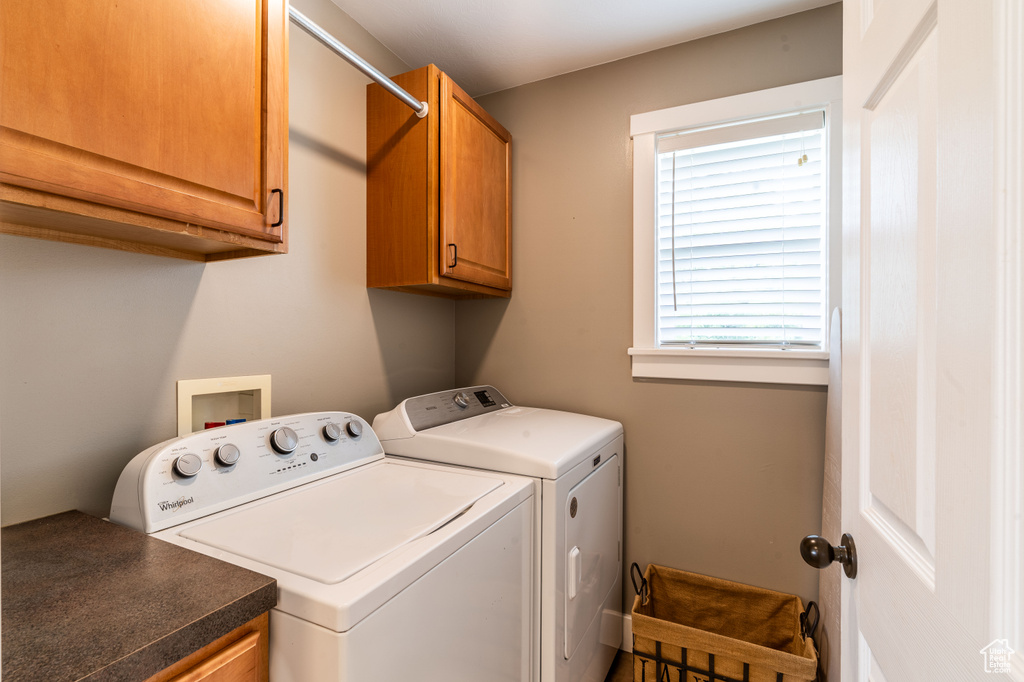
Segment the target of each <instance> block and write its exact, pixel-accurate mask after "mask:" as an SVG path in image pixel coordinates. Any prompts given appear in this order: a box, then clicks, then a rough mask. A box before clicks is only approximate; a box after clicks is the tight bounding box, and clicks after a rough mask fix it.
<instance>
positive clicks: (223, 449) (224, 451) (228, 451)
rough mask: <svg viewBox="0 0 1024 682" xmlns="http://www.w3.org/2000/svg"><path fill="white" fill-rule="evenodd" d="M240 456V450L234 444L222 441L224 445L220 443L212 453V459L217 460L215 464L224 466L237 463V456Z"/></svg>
mask: <svg viewBox="0 0 1024 682" xmlns="http://www.w3.org/2000/svg"><path fill="white" fill-rule="evenodd" d="M241 456H242V452H241V450H239V449H238V448H237V447H236V446H234V445H232V444H231V443H224V445H221V446H220V447H219V448H217V452H216V453H214V455H213V457H214V459H216V460H217V464H220V465H221V466H226V467H229V466H234V465H235V464H237V463H238V458H239V457H241Z"/></svg>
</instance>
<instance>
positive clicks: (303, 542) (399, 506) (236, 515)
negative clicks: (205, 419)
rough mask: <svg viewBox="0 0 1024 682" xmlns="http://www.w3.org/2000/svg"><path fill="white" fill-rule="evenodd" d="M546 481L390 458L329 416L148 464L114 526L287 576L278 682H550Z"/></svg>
mask: <svg viewBox="0 0 1024 682" xmlns="http://www.w3.org/2000/svg"><path fill="white" fill-rule="evenodd" d="M534 514H535V510H534V504H533V485H532V482H531V481H530V480H529V479H528V478H522V477H517V476H512V475H505V474H493V473H486V472H471V471H468V470H466V469H459V468H456V467H446V466H438V465H435V464H423V463H418V462H410V461H407V460H401V459H394V458H390V457H385V456H384V451H383V449H382V448H381V445H380V442H379V441H378V439H377V437H376V435H375V434H374V432H373V430H372V429H370V427H369V425H368V424H367V423H366V422H364V421H363V420H362V419H360V418H359V417H357V416H355V415H353V414H349V413H344V412H319V413H310V414H300V415H294V416H289V417H280V418H275V419H265V420H261V421H255V422H247V423H243V424H235V425H230V426H224V427H221V428H216V429H210V430H207V431H201V432H198V433H194V434H191V435H188V436H184V437H181V438H174V439H171V440H169V441H166V442H164V443H161V444H159V445H156V446H153V447H152V448H150V449H148V450H146V451H145V452H142V453H141V454H139V455H138V456H136V457H135V458H134V459H133V460H132V461H131V462H130V463H129V464H128V466H127V467H126V468H125V469H124V471H123V472H122V473H121V477H120V479H119V480H118V482H117V487H116V490H115V492H114V498H113V503H112V505H111V511H110V518H111V520H112V521H115V522H117V523H121V524H123V525H127V526H130V527H132V528H136V529H138V530H141V531H143V532H146V533H149V534H151V535H152V536H153V537H157V538H160V539H163V540H166V541H168V542H172V543H174V544H177V545H180V546H182V547H186V548H189V549H192V550H195V551H197V552H201V553H203V554H207V555H209V556H213V557H216V558H218V559H222V560H224V561H229V562H231V563H234V564H237V565H239V566H243V567H245V568H249V569H251V570H254V571H257V572H259V573H262V574H264V575H268V576H271V577H274V578H276V579H277V585H278V603H277V606H276V608H274V610H273V611H271V614H270V677H271V679H273V680H274V681H275V682H395V681H397V680H417V681H430V682H452V681H453V680H454V681H459V680H464V681H466V682H470V681H474V682H475V681H477V680H488V681H508V682H526V681H528V680H533V679H535V678H534V677H533V670H532V666H531V664H530V661H531V658H532V657H533V656H534V655H535V652H534V646H535V645H534V636H533V632H532V626H533V619H534V616H533V609H534V608H535V606H534V605H535V596H534V594H533V590H534V577H533V552H534V541H533V531H534V527H535V520H534Z"/></svg>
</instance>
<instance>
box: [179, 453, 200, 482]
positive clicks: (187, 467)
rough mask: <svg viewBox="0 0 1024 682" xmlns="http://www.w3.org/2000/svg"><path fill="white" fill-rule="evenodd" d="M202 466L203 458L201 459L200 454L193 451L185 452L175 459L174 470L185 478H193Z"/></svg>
mask: <svg viewBox="0 0 1024 682" xmlns="http://www.w3.org/2000/svg"><path fill="white" fill-rule="evenodd" d="M202 468H203V460H201V459H199V455H193V454H192V453H191V452H188V453H185V454H184V455H181V456H180V457H178V459H176V460H174V472H175V473H176V474H178V475H179V476H184V477H185V478H192V477H193V476H195V475H196V474H198V473H199V470H200V469H202Z"/></svg>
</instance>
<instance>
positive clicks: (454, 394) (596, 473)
mask: <svg viewBox="0 0 1024 682" xmlns="http://www.w3.org/2000/svg"><path fill="white" fill-rule="evenodd" d="M373 428H374V430H375V431H376V432H377V435H378V437H379V438H380V440H381V443H382V444H383V446H384V450H385V452H387V453H388V454H389V455H399V456H403V457H410V458H415V459H417V460H426V461H431V462H443V463H445V464H454V465H458V466H462V467H471V468H472V469H474V470H487V471H495V472H504V473H511V474H518V475H522V476H529V477H531V478H533V479H534V481H535V486H536V502H535V504H536V507H537V511H538V514H537V518H538V521H537V543H538V544H537V547H538V549H539V555H538V558H537V576H538V580H539V588H540V589H539V595H540V600H539V602H538V610H539V614H540V620H539V625H540V628H539V643H540V660H539V662H538V663H539V667H540V679H541V680H542V682H603V680H604V678H605V676H606V674H607V673H608V669H609V668H610V666H611V663H612V660H613V659H614V658H615V654H616V652H617V650H618V648H619V645H620V644H621V642H622V444H623V434H622V425H621V424H619V423H618V422H615V421H610V420H607V419H600V418H597V417H590V416H586V415H581V414H573V413H569V412H559V411H556V410H546V409H538V408H530V407H517V406H514V405H512V404H511V403H510V402H509V401H508V400H507V399H506V398H505V396H503V395H502V394H501V393H500V392H499V391H498V390H497V389H495V388H494V387H493V386H474V387H471V388H462V389H455V390H450V391H442V392H440V393H432V394H430V395H423V396H418V397H415V398H409V399H407V400H404V401H402V403H401V404H399V405H398V407H396V408H395V409H393V410H391V411H390V412H386V413H384V414H379V415H377V417H376V418H375V419H374V420H373Z"/></svg>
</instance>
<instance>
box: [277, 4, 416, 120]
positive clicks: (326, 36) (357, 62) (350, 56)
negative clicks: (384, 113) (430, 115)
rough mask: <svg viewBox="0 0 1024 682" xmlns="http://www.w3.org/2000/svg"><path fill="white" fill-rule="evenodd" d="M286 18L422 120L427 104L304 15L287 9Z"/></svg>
mask: <svg viewBox="0 0 1024 682" xmlns="http://www.w3.org/2000/svg"><path fill="white" fill-rule="evenodd" d="M288 18H289V19H291V20H292V21H293V22H295V23H296V24H297V25H298V26H299V28H301V29H302V30H303V31H305V32H306V33H308V34H309V35H311V36H313V37H314V38H316V39H317V40H319V41H320V42H321V43H323V44H324V45H325V46H327V48H328V49H330V50H331V52H333V53H334V54H336V55H338V56H339V57H341V58H342V59H344V60H345V61H347V62H348V63H349V64H351V65H352V66H354V67H356V68H357V69H359V70H360V71H362V72H363V73H365V74H366V75H367V76H369V77H370V78H372V79H373V80H374V81H376V82H377V83H379V84H380V85H381V86H383V87H384V89H385V90H387V91H388V92H390V93H391V94H392V95H394V96H395V97H397V98H398V99H400V100H402V102H404V103H405V104H406V105H408V106H409V108H410V109H412V110H413V111H415V112H416V115H417V116H419V117H420V118H423V117H424V116H426V115H427V103H426V102H421V101H419V100H418V99H416V98H415V97H413V96H412V95H410V94H409V93H408V92H407V91H406V90H405V89H403V88H401V87H399V86H398V85H397V84H396V83H395V82H394V81H393V80H391V79H390V78H388V77H387V76H385V75H384V74H383V73H381V72H380V71H378V70H377V69H375V68H373V67H372V66H371V65H370V64H368V63H367V62H366V60H365V59H363V58H362V57H360V56H359V55H357V54H356V53H355V52H353V51H352V50H350V49H348V48H347V47H345V45H343V44H342V43H341V42H339V41H338V39H337V38H335V37H334V36H332V35H331V34H330V33H328V32H327V31H325V30H323V29H322V28H320V27H319V26H317V25H316V24H315V23H313V21H311V20H310V18H309V17H307V16H306V15H305V14H303V13H302V12H300V11H299V10H297V9H295V8H294V7H291V6H289V7H288Z"/></svg>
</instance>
